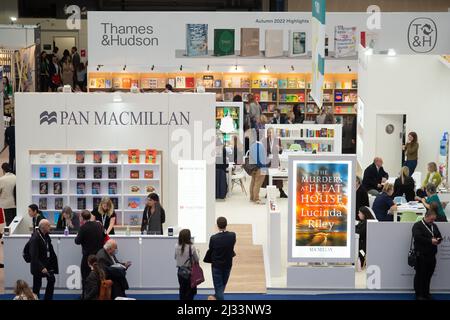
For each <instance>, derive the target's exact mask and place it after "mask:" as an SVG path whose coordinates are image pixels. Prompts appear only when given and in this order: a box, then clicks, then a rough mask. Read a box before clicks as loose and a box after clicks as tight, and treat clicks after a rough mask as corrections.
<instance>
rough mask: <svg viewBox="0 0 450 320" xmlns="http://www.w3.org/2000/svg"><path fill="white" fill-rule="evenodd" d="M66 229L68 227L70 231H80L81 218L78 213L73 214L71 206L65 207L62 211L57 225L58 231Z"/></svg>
mask: <svg viewBox="0 0 450 320" xmlns="http://www.w3.org/2000/svg"><path fill="white" fill-rule="evenodd" d="M66 227H68V228H69V230H79V229H80V216H79V215H78V213H76V212H73V211H72V208H71V207H69V206H65V207H64V208H63V209H62V211H61V214H60V215H59V218H58V222H57V223H56V229H58V230H64V229H65V228H66Z"/></svg>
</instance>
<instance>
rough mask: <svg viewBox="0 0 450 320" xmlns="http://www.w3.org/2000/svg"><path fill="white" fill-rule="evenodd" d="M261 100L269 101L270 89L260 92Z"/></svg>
mask: <svg viewBox="0 0 450 320" xmlns="http://www.w3.org/2000/svg"><path fill="white" fill-rule="evenodd" d="M260 101H261V102H267V101H269V91H261V92H260Z"/></svg>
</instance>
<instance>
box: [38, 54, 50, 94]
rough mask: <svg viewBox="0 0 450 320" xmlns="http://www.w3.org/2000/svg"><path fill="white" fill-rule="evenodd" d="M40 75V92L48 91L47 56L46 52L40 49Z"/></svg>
mask: <svg viewBox="0 0 450 320" xmlns="http://www.w3.org/2000/svg"><path fill="white" fill-rule="evenodd" d="M40 67H41V70H40V77H39V86H40V90H41V92H48V86H49V81H50V77H49V72H48V58H47V52H45V51H42V52H41V57H40Z"/></svg>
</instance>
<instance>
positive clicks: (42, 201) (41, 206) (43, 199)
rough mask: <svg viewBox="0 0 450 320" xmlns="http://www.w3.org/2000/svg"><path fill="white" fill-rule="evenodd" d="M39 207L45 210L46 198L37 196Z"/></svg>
mask: <svg viewBox="0 0 450 320" xmlns="http://www.w3.org/2000/svg"><path fill="white" fill-rule="evenodd" d="M39 209H41V210H47V198H39Z"/></svg>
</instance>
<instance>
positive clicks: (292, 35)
mask: <svg viewBox="0 0 450 320" xmlns="http://www.w3.org/2000/svg"><path fill="white" fill-rule="evenodd" d="M305 54H306V32H303V31H293V30H290V31H289V57H296V56H302V55H305Z"/></svg>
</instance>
